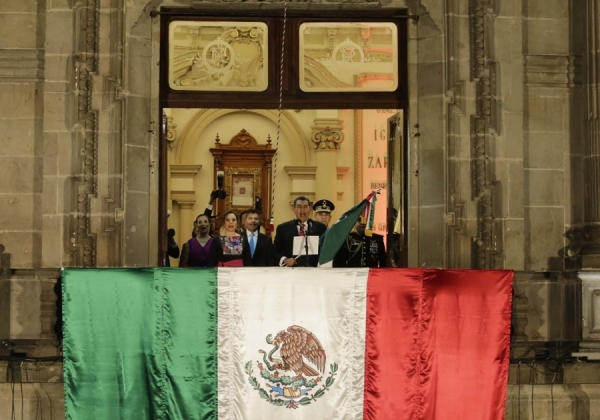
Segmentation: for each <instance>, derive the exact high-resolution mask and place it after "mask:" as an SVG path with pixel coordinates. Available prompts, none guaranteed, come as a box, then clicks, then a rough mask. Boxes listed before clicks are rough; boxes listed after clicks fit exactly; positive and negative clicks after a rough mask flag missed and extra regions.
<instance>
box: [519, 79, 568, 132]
mask: <svg viewBox="0 0 600 420" xmlns="http://www.w3.org/2000/svg"><path fill="white" fill-rule="evenodd" d="M530 93H532V92H531V89H530ZM527 102H528V104H527V110H526V116H525V117H526V121H527V123H528V130H529V131H537V132H544V133H547V132H552V133H562V132H563V131H564V128H565V118H566V115H567V113H566V112H567V109H566V108H565V107H566V105H567V102H565V100H564V98H562V97H548V96H534V95H532V96H529V97H528V100H527Z"/></svg>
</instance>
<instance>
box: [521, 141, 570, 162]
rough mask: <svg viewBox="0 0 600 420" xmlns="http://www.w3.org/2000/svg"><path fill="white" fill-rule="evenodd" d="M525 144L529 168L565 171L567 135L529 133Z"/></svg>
mask: <svg viewBox="0 0 600 420" xmlns="http://www.w3.org/2000/svg"><path fill="white" fill-rule="evenodd" d="M527 137H528V141H527V143H526V144H525V154H526V161H527V167H528V168H533V169H559V170H562V169H564V166H565V154H564V143H565V134H562V133H529V134H528V135H527Z"/></svg>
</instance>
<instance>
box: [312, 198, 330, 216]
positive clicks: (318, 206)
mask: <svg viewBox="0 0 600 420" xmlns="http://www.w3.org/2000/svg"><path fill="white" fill-rule="evenodd" d="M313 210H314V211H316V212H317V213H318V212H327V213H331V212H332V211H333V210H335V205H334V204H333V203H332V202H331V201H329V200H318V201H316V202H315V204H314V205H313Z"/></svg>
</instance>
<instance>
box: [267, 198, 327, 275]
mask: <svg viewBox="0 0 600 420" xmlns="http://www.w3.org/2000/svg"><path fill="white" fill-rule="evenodd" d="M310 211H311V206H310V201H309V199H308V198H306V197H304V196H302V195H301V196H299V197H296V199H295V200H294V214H295V215H296V217H295V218H294V219H293V220H290V221H289V222H285V223H281V224H280V225H278V226H277V229H276V233H275V241H274V242H273V255H274V258H275V259H276V261H277V263H278V264H279V266H281V267H294V266H296V265H297V266H299V267H316V266H317V264H318V262H319V255H318V254H316V255H308V256H307V255H302V252H300V253H299V254H298V255H294V238H295V237H297V236H309V237H310V236H318V237H319V238H320V237H321V235H323V234H324V233H325V231H326V230H327V226H325V225H324V224H323V223H321V222H317V221H316V220H312V219H309V218H308V215H309V214H310ZM307 240H308V238H307Z"/></svg>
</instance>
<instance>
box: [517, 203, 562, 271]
mask: <svg viewBox="0 0 600 420" xmlns="http://www.w3.org/2000/svg"><path fill="white" fill-rule="evenodd" d="M525 219H526V220H527V225H528V226H527V225H526V227H525V229H526V232H527V243H526V254H525V255H526V258H527V259H526V268H527V269H528V270H532V271H560V270H562V269H563V268H564V266H563V265H560V266H554V265H553V264H556V263H557V262H559V261H560V262H562V260H561V258H563V255H564V251H565V249H564V247H565V245H566V244H565V239H564V237H563V234H564V232H565V230H566V227H565V210H564V208H562V207H529V208H527V209H526V212H525ZM527 248H528V250H527ZM557 259H558V260H557Z"/></svg>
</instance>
